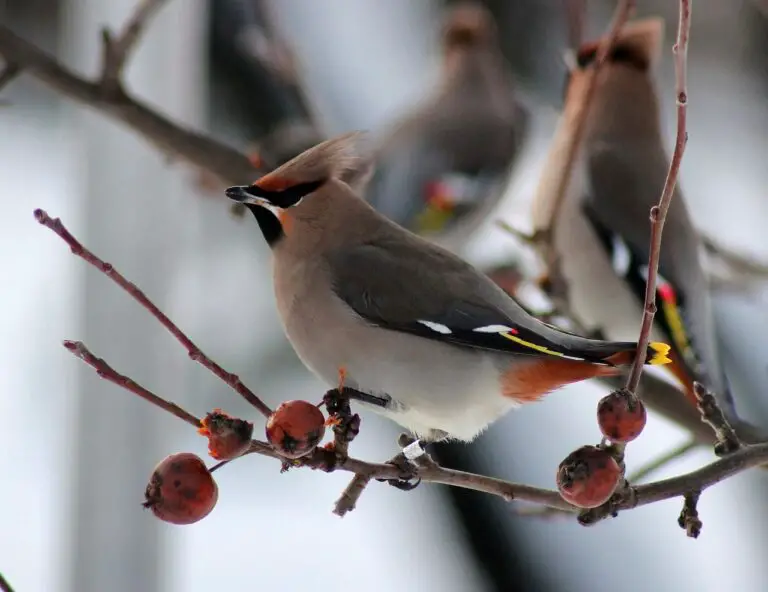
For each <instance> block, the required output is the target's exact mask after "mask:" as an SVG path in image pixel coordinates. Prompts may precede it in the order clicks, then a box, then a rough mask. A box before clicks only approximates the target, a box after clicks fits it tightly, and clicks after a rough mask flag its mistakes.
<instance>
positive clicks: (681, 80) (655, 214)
mask: <svg viewBox="0 0 768 592" xmlns="http://www.w3.org/2000/svg"><path fill="white" fill-rule="evenodd" d="M690 31H691V2H690V0H680V18H679V23H678V27H677V42H676V43H675V46H674V48H673V49H672V52H673V53H674V56H675V96H676V98H677V134H676V138H675V150H674V152H673V153H672V160H671V161H670V163H669V171H668V172H667V178H666V180H665V181H664V189H663V190H662V192H661V198H660V199H659V203H658V205H656V206H654V207H653V208H651V248H650V255H649V259H648V279H647V280H646V286H645V303H644V306H643V322H642V326H641V328H640V337H639V338H638V343H637V355H636V356H635V361H634V363H633V364H632V370H631V371H630V373H629V377H628V378H627V390H628V391H629V392H631V393H636V391H637V385H638V384H639V383H640V375H641V374H642V373H643V365H644V364H645V358H646V351H647V350H648V343H649V342H650V338H651V329H652V328H653V318H654V316H655V315H656V279H657V276H658V273H659V257H660V255H661V236H662V232H663V230H664V222H665V221H666V219H667V212H668V211H669V205H670V204H671V203H672V197H673V196H674V194H675V186H676V185H677V176H678V173H679V172H680V163H681V162H682V160H683V154H684V153H685V146H686V144H687V143H688V131H687V128H686V120H687V115H688V74H687V73H688V69H687V60H688V36H689V34H690Z"/></svg>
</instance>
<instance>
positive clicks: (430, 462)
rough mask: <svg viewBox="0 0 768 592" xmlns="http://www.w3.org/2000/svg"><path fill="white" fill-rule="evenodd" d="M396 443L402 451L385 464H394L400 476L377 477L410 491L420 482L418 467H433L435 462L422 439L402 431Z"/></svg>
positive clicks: (435, 464)
mask: <svg viewBox="0 0 768 592" xmlns="http://www.w3.org/2000/svg"><path fill="white" fill-rule="evenodd" d="M397 443H398V446H400V447H401V448H402V452H400V453H399V454H398V455H396V456H395V457H394V458H393V459H392V460H390V461H389V462H388V463H387V464H392V465H395V466H396V467H397V468H398V469H400V471H401V473H402V476H401V477H400V478H398V479H379V481H386V482H387V483H389V484H390V485H392V486H393V487H396V488H397V489H402V490H403V491H411V490H412V489H415V488H416V487H417V486H418V485H419V483H421V478H420V477H419V476H418V475H419V469H422V468H429V467H434V466H437V463H436V462H435V460H434V459H433V458H432V457H431V456H430V454H429V453H428V452H427V442H425V441H424V440H421V439H419V438H414V437H413V436H411V435H410V434H405V433H403V434H400V436H399V437H398V439H397Z"/></svg>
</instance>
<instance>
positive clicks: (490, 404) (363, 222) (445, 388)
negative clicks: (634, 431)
mask: <svg viewBox="0 0 768 592" xmlns="http://www.w3.org/2000/svg"><path fill="white" fill-rule="evenodd" d="M359 138H360V135H359V134H347V135H344V136H340V137H337V138H334V139H331V140H327V141H326V142H323V143H322V144H319V145H317V146H315V147H314V148H312V149H310V150H308V151H306V152H304V153H303V154H301V155H299V156H298V157H296V158H295V159H293V160H291V161H290V162H288V163H286V164H284V165H283V166H281V167H279V168H278V169H276V170H274V171H273V172H271V173H269V174H267V175H265V176H264V177H262V178H261V179H259V180H258V181H256V182H255V183H254V184H252V185H250V186H242V187H231V188H229V189H227V191H226V194H227V196H228V197H230V198H231V199H234V200H236V201H239V202H242V203H245V204H246V205H247V206H248V207H249V209H250V210H251V211H252V212H253V215H254V216H255V217H256V220H257V222H258V224H259V226H260V228H261V231H262V233H263V234H264V238H265V239H266V241H267V243H268V244H269V245H270V247H271V249H272V252H273V259H274V286H275V295H276V299H277V307H278V310H279V313H280V316H281V319H282V322H283V324H284V327H285V331H286V334H287V336H288V339H289V340H290V342H291V344H292V345H293V347H294V349H295V350H296V353H297V354H298V356H299V357H300V359H301V360H302V361H303V362H304V364H305V365H306V366H307V367H308V368H309V369H310V370H311V371H313V372H314V373H315V374H316V375H317V376H318V377H319V378H321V379H322V380H323V381H324V382H326V383H327V384H328V385H329V386H333V387H335V386H337V385H338V381H339V376H340V375H341V376H343V378H344V385H345V386H348V387H351V388H353V389H356V390H359V391H361V392H364V393H368V394H370V395H373V396H374V397H377V398H378V400H379V401H380V402H381V407H377V406H375V405H373V408H374V409H376V410H378V411H380V412H382V413H384V414H385V415H387V416H389V417H390V418H392V419H394V420H395V421H397V422H398V423H400V424H401V425H403V426H405V427H406V428H408V429H410V430H412V431H413V432H414V433H415V434H417V435H419V436H420V437H421V438H422V440H423V441H433V440H437V439H441V438H445V437H453V438H457V439H460V440H471V439H472V438H474V437H475V436H476V435H477V434H478V433H479V432H480V431H482V430H483V429H484V428H485V427H486V426H488V425H489V424H490V423H491V422H493V421H494V420H496V419H498V418H499V417H501V416H502V415H503V414H504V413H505V412H506V411H508V410H509V409H511V408H512V407H515V406H517V405H520V404H521V403H526V402H531V401H536V400H537V399H539V398H541V397H542V396H544V395H546V394H547V393H549V392H551V391H553V390H555V389H557V388H559V387H561V386H563V385H566V384H569V383H573V382H578V381H581V380H586V379H589V378H593V377H596V376H603V375H613V374H617V373H619V372H621V370H622V368H621V367H622V366H625V365H627V364H629V363H630V362H631V361H632V360H633V359H634V356H635V348H636V343H634V342H615V341H599V340H593V339H586V338H583V337H579V336H576V335H574V334H570V333H566V332H563V331H560V330H558V329H556V328H553V327H551V326H549V325H545V324H544V323H541V322H540V321H537V320H536V319H534V318H533V317H531V316H530V315H528V314H527V313H526V312H525V311H524V310H523V309H522V308H521V307H520V306H519V305H518V304H517V303H516V302H515V301H514V300H513V299H512V298H510V297H509V296H508V295H507V294H506V293H505V292H504V291H503V290H502V289H501V288H499V287H498V286H497V285H496V284H494V283H493V282H492V281H491V280H490V279H489V278H488V277H486V276H485V275H483V274H482V273H480V272H479V271H477V270H476V269H475V268H473V267H472V266H471V265H469V264H468V263H466V262H464V261H463V260H462V259H460V258H458V257H457V256H455V255H453V254H452V253H450V252H449V251H447V250H445V249H443V248H441V247H439V246H436V245H434V244H433V243H431V242H429V241H428V240H426V239H424V238H421V237H419V236H417V235H415V234H413V233H411V232H409V231H408V230H405V229H404V228H402V227H400V226H398V225H397V224H395V223H394V222H392V221H390V220H389V219H387V218H386V217H384V216H383V215H381V214H380V213H378V212H377V211H376V210H374V209H373V208H372V207H371V206H370V205H369V204H368V203H367V202H366V201H365V200H363V199H362V198H361V197H359V196H358V195H356V194H355V192H354V191H353V190H352V189H351V188H350V186H349V185H347V184H346V183H344V182H343V181H342V180H341V178H342V175H344V173H345V171H349V170H354V169H355V167H357V166H358V161H357V160H356V157H355V152H356V144H357V141H358V139H359ZM274 210H276V211H277V212H278V214H277V215H276V214H274V213H273V211H274ZM668 350H669V346H666V345H665V344H663V343H652V344H651V345H650V347H649V349H648V353H647V358H646V363H650V364H661V363H666V362H667V361H668V359H667V358H666V353H667V351H668Z"/></svg>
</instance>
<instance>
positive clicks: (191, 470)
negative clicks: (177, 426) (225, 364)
mask: <svg viewBox="0 0 768 592" xmlns="http://www.w3.org/2000/svg"><path fill="white" fill-rule="evenodd" d="M201 424H202V426H201V427H200V429H199V430H198V432H199V433H200V434H202V435H203V436H206V437H207V438H208V454H210V455H211V456H212V457H213V458H215V459H216V460H219V461H228V460H232V459H235V458H237V457H239V456H242V455H243V454H245V453H247V452H248V450H249V449H250V447H251V436H252V435H253V424H252V423H250V422H248V421H245V420H242V419H237V418H234V417H231V416H230V415H227V414H226V413H224V412H223V411H221V410H220V409H214V410H213V411H212V412H211V413H209V414H208V415H206V416H205V418H204V419H203V420H202V422H201ZM325 426H326V419H325V416H324V415H323V412H322V411H320V409H318V407H317V405H313V404H312V403H309V402H307V401H286V402H285V403H283V404H282V405H280V406H279V407H278V408H277V409H275V411H274V412H273V413H272V415H270V416H269V418H267V423H266V430H265V431H266V436H267V441H268V442H269V443H270V444H271V445H272V447H273V448H274V450H275V452H277V453H278V454H280V455H281V456H283V457H284V458H286V459H291V460H295V459H298V458H301V457H302V456H306V455H307V454H309V453H311V452H312V451H314V450H315V448H316V447H317V445H318V444H319V443H320V441H321V440H322V439H323V436H324V435H325ZM214 470H215V468H214ZM144 498H145V501H144V507H145V508H149V509H151V510H152V512H153V513H154V515H155V516H157V517H158V518H160V520H163V521H165V522H170V523H171V524H193V523H195V522H198V521H200V520H202V519H203V518H205V517H206V516H207V515H208V514H210V513H211V511H212V510H213V508H214V506H216V502H217V501H218V498H219V488H218V486H217V485H216V481H215V480H214V478H213V470H211V469H208V467H206V465H205V462H204V461H203V459H201V458H200V457H199V456H197V455H195V454H191V453H189V452H181V453H178V454H171V455H170V456H168V457H166V458H165V459H163V460H162V461H160V463H159V464H158V465H157V466H156V467H155V470H154V471H153V472H152V476H151V477H150V479H149V484H148V485H147V489H146V491H145V493H144Z"/></svg>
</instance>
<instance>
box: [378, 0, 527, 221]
mask: <svg viewBox="0 0 768 592" xmlns="http://www.w3.org/2000/svg"><path fill="white" fill-rule="evenodd" d="M441 49H442V65H441V78H440V82H439V86H438V88H437V89H436V90H435V91H434V93H433V94H432V95H431V96H429V97H428V98H427V99H426V100H425V101H424V102H423V103H422V104H420V105H419V106H418V107H416V108H415V110H413V111H412V112H410V113H409V114H407V115H406V116H405V117H404V118H403V119H401V120H399V121H397V122H396V123H395V124H394V125H393V127H392V130H391V131H389V132H388V133H387V134H385V135H384V137H383V138H382V140H381V141H380V142H379V143H378V146H377V147H376V149H375V163H376V165H375V169H376V170H375V173H374V176H373V180H372V182H371V185H370V188H369V191H368V192H367V198H368V200H369V202H370V203H371V204H372V205H373V206H374V207H375V208H376V209H377V210H378V211H379V212H381V213H382V214H384V215H385V216H387V217H389V218H390V219H392V220H394V221H395V222H397V223H398V224H401V225H403V226H405V227H407V228H408V229H409V230H413V231H416V232H420V233H425V234H427V233H435V232H441V231H443V230H444V229H446V228H447V227H448V226H451V225H453V223H454V222H455V221H457V220H458V219H460V218H461V219H465V218H466V215H467V214H470V213H473V212H476V211H477V210H478V208H479V206H480V205H481V204H484V203H487V202H488V200H487V197H488V196H489V195H490V194H492V193H493V191H494V190H495V191H496V192H497V193H499V192H500V188H497V187H496V185H497V184H500V183H501V181H503V175H504V174H505V173H506V171H507V170H509V167H510V165H511V164H512V163H513V162H514V160H515V156H516V155H517V154H518V151H519V150H520V147H521V145H522V143H523V140H524V137H525V133H526V131H527V129H528V120H529V116H528V112H527V110H526V109H525V108H524V107H523V105H522V104H521V102H520V100H519V96H518V93H517V92H516V89H515V83H514V81H513V78H512V73H511V69H510V67H509V65H508V63H507V62H506V61H505V59H504V56H503V55H502V53H501V49H500V47H499V44H498V39H497V31H496V24H495V22H494V20H493V16H492V15H491V14H490V12H489V11H488V10H487V9H486V8H485V7H484V6H483V5H482V4H479V3H476V2H461V3H457V4H455V5H454V6H452V7H451V8H449V9H448V12H447V14H446V16H445V17H444V23H443V28H442V35H441Z"/></svg>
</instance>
